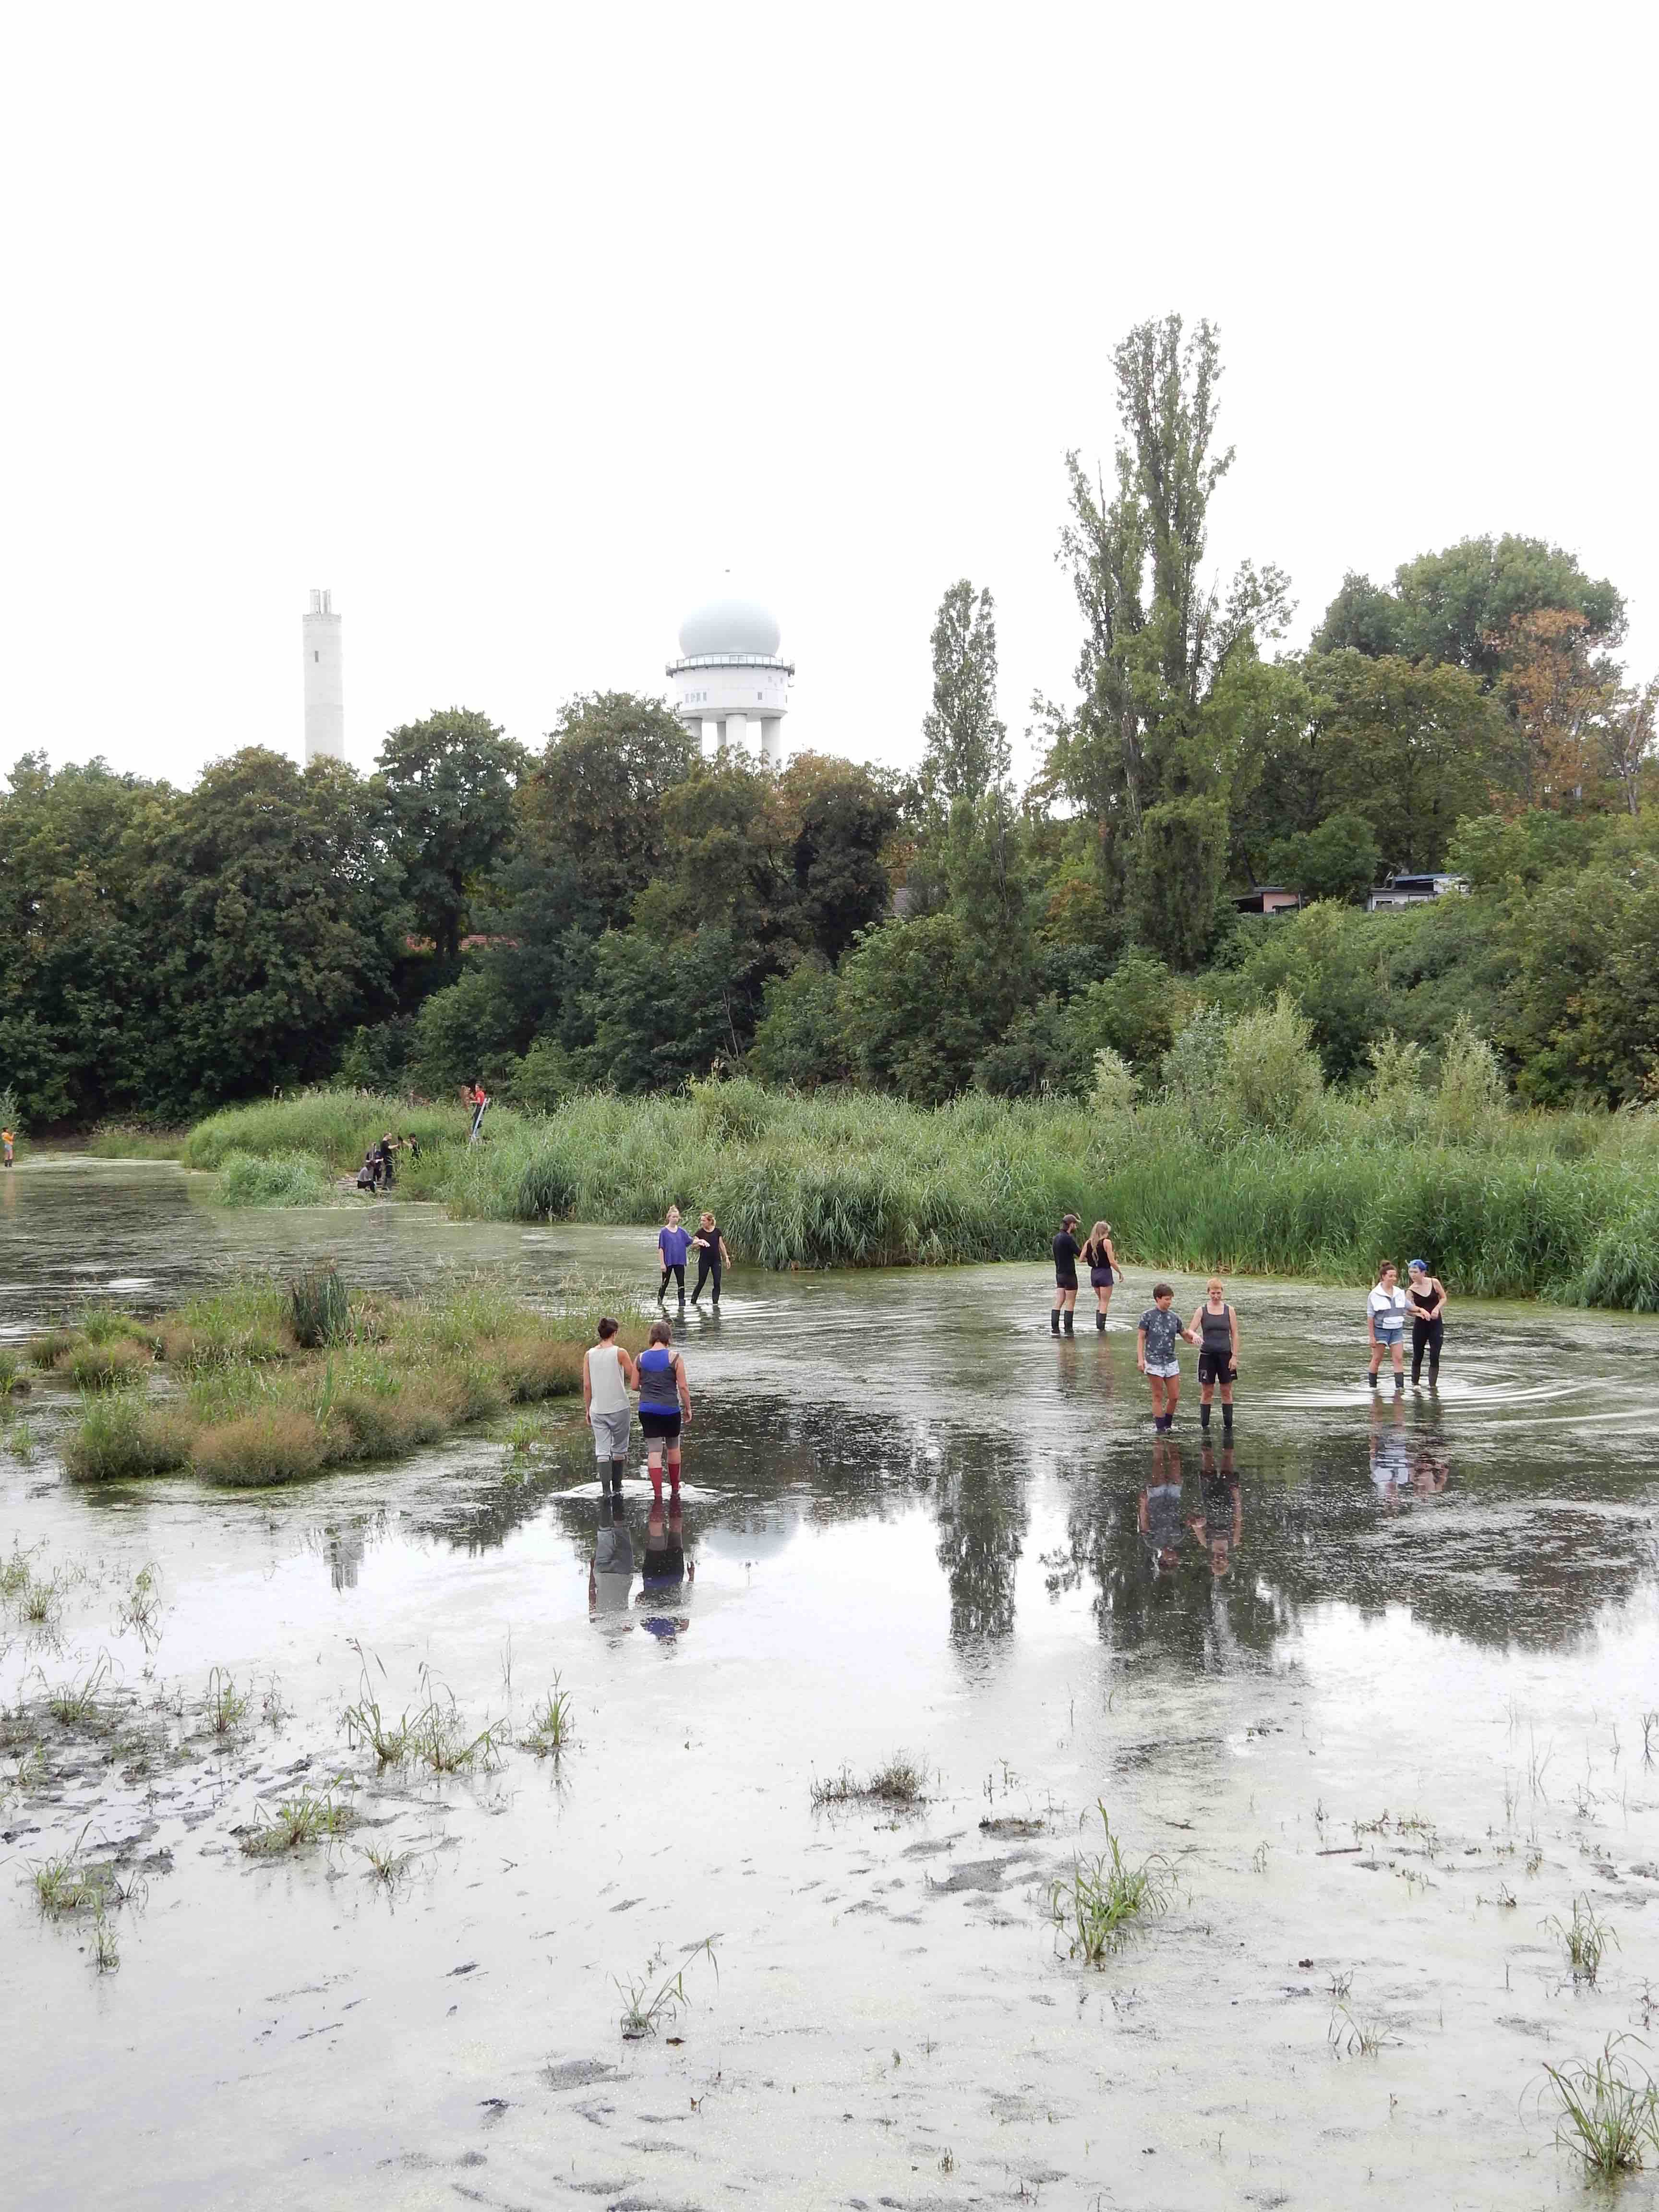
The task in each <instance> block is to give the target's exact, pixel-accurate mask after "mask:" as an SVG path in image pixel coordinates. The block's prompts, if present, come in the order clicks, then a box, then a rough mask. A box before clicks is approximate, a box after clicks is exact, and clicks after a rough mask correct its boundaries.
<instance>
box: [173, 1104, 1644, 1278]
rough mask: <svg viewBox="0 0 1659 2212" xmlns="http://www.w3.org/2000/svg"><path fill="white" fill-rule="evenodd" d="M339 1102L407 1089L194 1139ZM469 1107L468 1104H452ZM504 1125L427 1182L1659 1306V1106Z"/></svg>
mask: <svg viewBox="0 0 1659 2212" xmlns="http://www.w3.org/2000/svg"><path fill="white" fill-rule="evenodd" d="M331 1100H335V1101H338V1102H339V1103H338V1104H337V1106H335V1105H332V1104H331V1103H330V1102H331ZM408 1110H409V1109H404V1115H405V1118H407V1116H408ZM421 1110H422V1111H430V1112H433V1113H435V1114H436V1115H440V1116H442V1115H446V1114H448V1113H449V1109H421ZM336 1112H337V1113H338V1114H339V1115H340V1116H341V1117H342V1127H344V1126H346V1125H347V1124H349V1127H350V1128H351V1132H352V1134H351V1139H350V1141H351V1143H353V1144H356V1141H357V1137H358V1134H359V1133H361V1130H362V1129H363V1128H365V1127H368V1126H369V1125H370V1124H372V1123H374V1121H375V1120H376V1117H377V1115H381V1116H383V1118H381V1120H380V1126H381V1127H386V1126H395V1117H394V1116H392V1115H390V1114H389V1113H387V1112H386V1102H380V1103H379V1104H378V1105H377V1104H375V1103H373V1102H368V1103H366V1102H363V1101H361V1100H357V1099H355V1098H352V1097H349V1095H348V1094H336V1093H315V1094H311V1095H310V1096H308V1097H307V1098H305V1099H302V1100H295V1101H293V1102H290V1103H288V1104H285V1105H283V1106H280V1107H264V1106H261V1107H251V1108H243V1109H234V1110H232V1111H230V1112H228V1113H225V1114H222V1115H216V1117H215V1120H214V1122H212V1123H204V1124H203V1125H202V1128H201V1129H200V1130H197V1131H195V1132H192V1134H191V1155H190V1157H191V1158H192V1161H193V1162H195V1161H197V1160H198V1159H199V1164H209V1158H208V1156H209V1154H210V1153H211V1152H213V1150H214V1147H215V1146H217V1145H218V1144H220V1143H221V1142H222V1141H223V1142H224V1143H225V1145H226V1146H227V1148H228V1146H229V1145H230V1144H231V1143H233V1142H234V1145H235V1146H239V1147H240V1148H242V1149H244V1150H255V1149H257V1148H258V1141H259V1140H260V1139H261V1138H262V1137H264V1138H268V1139H269V1141H270V1142H271V1143H272V1144H275V1143H276V1142H278V1141H279V1140H280V1141H281V1142H282V1143H283V1144H285V1145H292V1144H294V1143H295V1142H296V1141H297V1140H298V1137H299V1135H300V1134H301V1133H304V1132H306V1131H307V1130H309V1131H310V1132H311V1134H310V1135H308V1136H307V1142H312V1143H314V1144H316V1145H317V1146H318V1149H319V1152H323V1151H325V1150H326V1147H325V1146H322V1144H321V1139H320V1138H319V1137H318V1136H317V1134H316V1131H318V1130H319V1129H320V1128H322V1127H323V1126H324V1124H325V1121H327V1118H328V1117H329V1116H330V1115H333V1114H335V1113H336ZM354 1115H356V1117H357V1118H356V1120H355V1121H354V1120H353V1119H352V1116H354ZM306 1116H311V1117H312V1119H311V1121H307V1120H306V1119H305V1118H304V1117H306ZM365 1116H366V1117H367V1118H366V1119H365V1118H364V1117H365ZM463 1118H464V1117H463V1116H462V1115H461V1112H460V1109H459V1108H457V1109H454V1111H453V1115H452V1116H451V1121H450V1122H446V1123H445V1125H444V1126H445V1127H451V1124H452V1123H453V1124H454V1125H457V1127H459V1124H460V1123H461V1121H462V1120H463ZM416 1126H418V1125H416ZM215 1128H217V1129H218V1130H219V1131H220V1135H218V1136H216V1137H214V1138H213V1139H211V1141H210V1140H209V1139H207V1138H206V1137H204V1132H207V1131H211V1130H214V1129H215ZM464 1134H465V1131H464V1129H459V1133H458V1134H455V1135H454V1137H453V1140H452V1141H447V1142H443V1143H441V1145H440V1146H437V1147H436V1148H435V1150H434V1152H433V1153H432V1155H431V1157H430V1158H429V1160H428V1161H423V1162H422V1164H421V1165H422V1182H421V1183H420V1186H419V1192H418V1193H416V1192H415V1191H414V1190H413V1189H412V1188H411V1187H410V1185H408V1184H405V1185H404V1186H403V1187H404V1190H405V1194H427V1195H433V1196H438V1197H441V1198H442V1199H443V1200H444V1201H445V1202H446V1203H447V1206H448V1207H449V1209H450V1211H451V1212H453V1214H455V1215H457V1216H458V1217H460V1218H473V1219H481V1220H497V1221H532V1220H561V1219H574V1220H582V1221H594V1222H614V1223H621V1222H639V1223H654V1222H659V1221H660V1220H661V1219H662V1218H663V1216H664V1214H665V1212H666V1211H667V1208H668V1207H669V1206H671V1205H678V1206H680V1208H681V1209H682V1211H683V1212H688V1213H689V1212H691V1210H692V1209H693V1208H695V1207H701V1206H707V1207H708V1208H709V1209H710V1210H711V1211H713V1212H714V1213H716V1214H717V1215H718V1217H719V1218H720V1225H721V1228H722V1230H723V1231H724V1233H725V1236H726V1242H727V1243H728V1244H729V1245H730V1247H731V1249H732V1253H733V1255H735V1256H737V1257H738V1258H740V1259H742V1260H744V1261H748V1262H749V1263H750V1264H751V1265H758V1266H761V1267H778V1268H782V1267H880V1266H898V1265H926V1264H931V1263H940V1262H949V1261H982V1260H994V1259H1007V1260H1037V1259H1042V1258H1043V1257H1046V1255H1047V1253H1048V1243H1049V1240H1050V1238H1051V1237H1053V1236H1054V1230H1055V1228H1056V1226H1057V1225H1058V1222H1059V1218H1060V1214H1061V1213H1062V1212H1066V1211H1068V1210H1070V1211H1075V1212H1078V1213H1079V1214H1080V1215H1081V1216H1082V1218H1083V1219H1084V1221H1085V1224H1086V1223H1088V1222H1089V1221H1091V1220H1093V1219H1095V1218H1097V1217H1103V1218H1106V1219H1108V1220H1109V1221H1110V1222H1111V1224H1112V1226H1113V1232H1114V1236H1115V1242H1116V1245H1117V1249H1118V1251H1119V1253H1120V1255H1121V1256H1122V1257H1123V1258H1124V1259H1125V1260H1126V1261H1128V1262H1129V1263H1130V1264H1132V1265H1134V1266H1136V1267H1171V1268H1180V1269H1182V1270H1191V1271H1194V1272H1197V1273H1202V1272H1204V1271H1205V1270H1206V1269H1209V1268H1212V1267H1220V1268H1222V1269H1224V1270H1225V1271H1228V1272H1233V1273H1261V1274H1281V1275H1292V1276H1303V1277H1306V1278H1309V1279H1313V1280H1316V1281H1328V1282H1352V1281H1358V1280H1364V1279H1369V1278H1370V1275H1371V1273H1372V1271H1373V1270H1374V1269H1375V1267H1376V1265H1377V1263H1378V1261H1381V1260H1383V1259H1384V1258H1394V1259H1395V1260H1397V1261H1401V1262H1403V1261H1405V1260H1406V1259H1407V1258H1409V1257H1410V1256H1412V1255H1413V1254H1421V1255H1423V1256H1424V1257H1425V1258H1426V1259H1427V1260H1428V1261H1430V1263H1431V1266H1432V1267H1434V1268H1435V1269H1436V1271H1437V1273H1440V1274H1442V1275H1443V1276H1444V1277H1445V1278H1446V1279H1447V1280H1448V1281H1449V1282H1450V1283H1451V1284H1452V1285H1454V1287H1455V1289H1456V1290H1457V1291H1459V1292H1460V1293H1462V1294H1463V1295H1467V1296H1471V1297H1544V1298H1550V1299H1553V1300H1556V1301H1558V1302H1562V1303H1567V1304H1592V1305H1605V1306H1613V1307H1623V1308H1626V1309H1627V1310H1632V1311H1637V1312H1659V1115H1651V1114H1647V1113H1638V1114H1623V1115H1607V1114H1598V1113H1592V1112H1583V1113H1560V1114H1522V1113H1516V1112H1503V1111H1494V1112H1489V1113H1484V1114H1478V1115H1474V1116H1473V1117H1470V1116H1467V1115H1466V1116H1465V1117H1464V1118H1463V1119H1462V1121H1458V1120H1455V1119H1454V1118H1453V1117H1452V1115H1450V1113H1449V1109H1447V1108H1446V1107H1445V1105H1444V1103H1443V1102H1442V1103H1437V1102H1436V1101H1435V1100H1434V1099H1433V1097H1420V1098H1419V1099H1417V1100H1414V1101H1408V1102H1407V1103H1406V1104H1405V1105H1404V1106H1403V1107H1402V1105H1401V1103H1400V1102H1399V1101H1396V1100H1390V1099H1382V1098H1379V1097H1371V1096H1368V1095H1361V1096H1358V1097H1346V1096H1342V1095H1339V1094H1326V1095H1325V1096H1324V1097H1322V1098H1321V1099H1320V1100H1319V1101H1318V1102H1317V1104H1316V1110H1315V1111H1314V1112H1313V1113H1312V1114H1311V1115H1310V1117H1309V1118H1308V1120H1307V1121H1306V1122H1305V1124H1304V1126H1301V1127H1297V1129H1295V1130H1294V1131H1286V1132H1281V1133H1277V1134H1275V1133H1270V1132H1268V1131H1267V1130H1264V1129H1261V1128H1258V1127H1239V1126H1238V1125H1237V1123H1223V1124H1219V1125H1212V1126H1211V1127H1204V1126H1202V1125H1201V1124H1200V1123H1198V1122H1196V1121H1194V1118H1193V1116H1192V1115H1190V1114H1188V1113H1187V1112H1185V1111H1184V1110H1183V1109H1182V1107H1181V1106H1180V1104H1179V1103H1176V1102H1173V1101H1170V1100H1168V1099H1160V1098H1154V1099H1152V1100H1150V1101H1147V1102H1144V1103H1141V1104H1140V1105H1139V1106H1138V1107H1134V1108H1132V1109H1130V1108H1125V1109H1120V1110H1115V1111H1102V1110H1099V1109H1095V1108H1091V1106H1089V1105H1087V1104H1085V1103H1080V1102H1078V1101H1075V1100H1058V1099H1056V1100H1046V1099H1045V1100H1020V1099H1013V1100H1004V1099H994V1098H990V1097H982V1096H981V1095H979V1094H970V1095H969V1096H968V1097H963V1098H960V1099H957V1100H956V1101H954V1102H953V1103H951V1104H949V1105H946V1106H942V1107H939V1108H938V1109H933V1110H931V1111H930V1110H928V1109H923V1108H919V1107H914V1106H910V1105H907V1104H905V1103H903V1102H902V1101H901V1100H898V1099H894V1098H889V1097H883V1096H880V1095H878V1094H874V1093H871V1092H865V1091H848V1090H825V1091H817V1092H815V1093H813V1094H811V1095H810V1096H806V1097H797V1096H794V1095H793V1094H790V1093H785V1092H779V1091H768V1090H766V1089H764V1088H763V1087H762V1086H761V1085H757V1084H755V1083H751V1082H749V1081H747V1080H746V1079H734V1080H729V1081H726V1082H723V1083H708V1084H697V1085H692V1086H691V1087H690V1090H689V1091H685V1092H684V1093H678V1094H675V1095H673V1096H662V1097H645V1098H620V1097H613V1096H611V1095H610V1094H608V1093H590V1094H586V1095H583V1096H579V1097H574V1098H573V1099H572V1100H570V1101H569V1102H568V1103H567V1104H566V1105H564V1106H563V1107H562V1108H561V1109H560V1110H559V1112H558V1114H557V1115H555V1116H551V1117H549V1118H546V1119H542V1118H532V1117H528V1116H525V1115H502V1116H501V1118H500V1120H499V1121H497V1120H495V1118H494V1116H493V1115H492V1119H491V1121H490V1123H489V1135H488V1138H487V1139H486V1141H485V1142H484V1143H483V1144H482V1145H480V1146H476V1147H472V1148H471V1149H469V1148H468V1147H467V1146H465V1143H464V1142H461V1141H459V1137H460V1136H464ZM198 1138H201V1139H203V1143H202V1145H201V1146H200V1147H199V1148H198V1147H197V1139H198ZM363 1141H364V1142H365V1143H366V1142H367V1141H368V1140H367V1139H366V1138H365V1139H363ZM422 1141H423V1142H424V1141H425V1139H422Z"/></svg>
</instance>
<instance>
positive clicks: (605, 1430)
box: [582, 1314, 640, 1497]
mask: <svg viewBox="0 0 1659 2212" xmlns="http://www.w3.org/2000/svg"><path fill="white" fill-rule="evenodd" d="M639 1387H640V1371H639V1369H638V1368H637V1367H635V1364H634V1362H633V1360H632V1358H630V1357H629V1354H628V1352H625V1351H624V1350H623V1347H622V1346H621V1345H620V1344H618V1343H617V1324H616V1322H614V1321H612V1320H611V1316H610V1315H609V1314H607V1315H606V1316H605V1319H604V1320H603V1321H602V1322H600V1323H599V1342H598V1343H597V1344H592V1345H590V1346H588V1348H587V1350H586V1352H584V1353H583V1355H582V1419H584V1420H585V1421H586V1423H587V1425H588V1427H589V1428H590V1429H592V1431H593V1456H594V1457H595V1458H596V1459H597V1460H598V1461H599V1486H600V1487H601V1489H603V1488H604V1486H605V1473H606V1468H607V1463H608V1465H609V1471H610V1475H611V1492H612V1493H613V1494H614V1495H615V1496H617V1497H620V1496H621V1495H622V1480H623V1475H624V1474H626V1473H627V1471H628V1422H629V1410H630V1409H629V1403H628V1394H629V1391H630V1390H637V1389H639Z"/></svg>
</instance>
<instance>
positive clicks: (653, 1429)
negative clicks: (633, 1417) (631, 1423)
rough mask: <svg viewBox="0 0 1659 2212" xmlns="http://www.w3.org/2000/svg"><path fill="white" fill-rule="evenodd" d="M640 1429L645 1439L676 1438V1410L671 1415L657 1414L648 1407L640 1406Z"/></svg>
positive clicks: (677, 1421) (677, 1425) (678, 1430)
mask: <svg viewBox="0 0 1659 2212" xmlns="http://www.w3.org/2000/svg"><path fill="white" fill-rule="evenodd" d="M640 1427H641V1429H642V1430H643V1431H644V1432H645V1434H646V1435H647V1437H677V1436H678V1434H679V1432H680V1417H679V1413H678V1409H677V1410H676V1411H675V1412H673V1413H653V1411H652V1410H651V1408H650V1407H648V1406H641V1407H640Z"/></svg>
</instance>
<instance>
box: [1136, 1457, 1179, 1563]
mask: <svg viewBox="0 0 1659 2212" xmlns="http://www.w3.org/2000/svg"><path fill="white" fill-rule="evenodd" d="M1136 1520H1137V1522H1138V1525H1139V1529H1140V1541H1141V1542H1142V1543H1143V1544H1144V1545H1145V1546H1146V1553H1147V1557H1148V1559H1149V1560H1150V1561H1151V1563H1152V1572H1153V1574H1154V1575H1155V1576H1156V1575H1167V1574H1170V1573H1172V1572H1173V1571H1174V1570H1175V1568H1176V1565H1178V1564H1179V1560H1180V1553H1181V1453H1180V1451H1179V1449H1177V1447H1176V1444H1175V1443H1173V1442H1172V1441H1171V1440H1170V1438H1169V1437H1158V1438H1156V1439H1155V1440H1154V1442H1153V1444H1152V1473H1151V1474H1150V1475H1149V1476H1148V1477H1147V1479H1146V1481H1145V1482H1144V1483H1143V1484H1142V1485H1141V1489H1140V1504H1139V1507H1138V1509H1137V1511H1136Z"/></svg>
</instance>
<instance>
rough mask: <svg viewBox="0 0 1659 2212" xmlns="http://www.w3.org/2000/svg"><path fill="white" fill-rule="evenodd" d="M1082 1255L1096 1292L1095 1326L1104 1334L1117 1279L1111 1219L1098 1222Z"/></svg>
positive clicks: (1090, 1281)
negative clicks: (1113, 1287) (1113, 1286)
mask: <svg viewBox="0 0 1659 2212" xmlns="http://www.w3.org/2000/svg"><path fill="white" fill-rule="evenodd" d="M1082 1257H1083V1261H1084V1263H1085V1266H1086V1267H1087V1268H1088V1270H1089V1287H1090V1289H1091V1291H1093V1292H1094V1294H1095V1327H1096V1328H1097V1330H1098V1331H1100V1333H1101V1334H1104V1333H1105V1328H1106V1316H1107V1315H1108V1314H1109V1313H1110V1311H1111V1310H1112V1285H1114V1284H1115V1282H1116V1280H1117V1254H1116V1253H1115V1252H1114V1251H1113V1249H1112V1225H1111V1223H1110V1222H1109V1221H1097V1222H1096V1224H1095V1225H1094V1227H1093V1228H1092V1229H1091V1231H1089V1241H1088V1243H1086V1244H1085V1246H1084V1248H1083V1253H1082Z"/></svg>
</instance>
